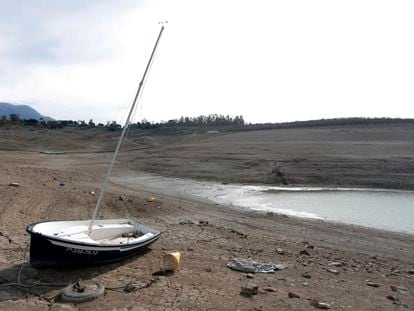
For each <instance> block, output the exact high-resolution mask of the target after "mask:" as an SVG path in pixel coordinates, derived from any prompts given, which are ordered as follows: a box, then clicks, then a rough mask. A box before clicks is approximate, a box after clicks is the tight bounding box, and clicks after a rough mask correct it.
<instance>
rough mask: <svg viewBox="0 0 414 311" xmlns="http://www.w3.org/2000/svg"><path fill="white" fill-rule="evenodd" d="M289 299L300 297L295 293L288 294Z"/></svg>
mask: <svg viewBox="0 0 414 311" xmlns="http://www.w3.org/2000/svg"><path fill="white" fill-rule="evenodd" d="M288 296H289V298H300V296H299V295H298V294H296V293H294V292H289V293H288Z"/></svg>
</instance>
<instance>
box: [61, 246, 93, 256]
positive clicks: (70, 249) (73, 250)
mask: <svg viewBox="0 0 414 311" xmlns="http://www.w3.org/2000/svg"><path fill="white" fill-rule="evenodd" d="M66 251H67V252H71V253H74V254H79V255H97V254H98V253H99V252H98V251H92V250H89V249H78V248H73V247H66Z"/></svg>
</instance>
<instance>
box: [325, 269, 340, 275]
mask: <svg viewBox="0 0 414 311" xmlns="http://www.w3.org/2000/svg"><path fill="white" fill-rule="evenodd" d="M326 271H328V272H330V273H333V274H336V275H338V274H339V271H338V270H335V269H326Z"/></svg>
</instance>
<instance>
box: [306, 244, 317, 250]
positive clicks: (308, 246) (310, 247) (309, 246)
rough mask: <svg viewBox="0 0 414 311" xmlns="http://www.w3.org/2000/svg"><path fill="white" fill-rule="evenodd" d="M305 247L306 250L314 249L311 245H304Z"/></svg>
mask: <svg viewBox="0 0 414 311" xmlns="http://www.w3.org/2000/svg"><path fill="white" fill-rule="evenodd" d="M305 247H306V248H309V249H314V248H315V246H313V245H312V244H308V245H306V246H305Z"/></svg>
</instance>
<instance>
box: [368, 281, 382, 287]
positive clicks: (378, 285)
mask: <svg viewBox="0 0 414 311" xmlns="http://www.w3.org/2000/svg"><path fill="white" fill-rule="evenodd" d="M367 285H368V286H371V287H380V286H381V284H378V283H374V282H370V281H367Z"/></svg>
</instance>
